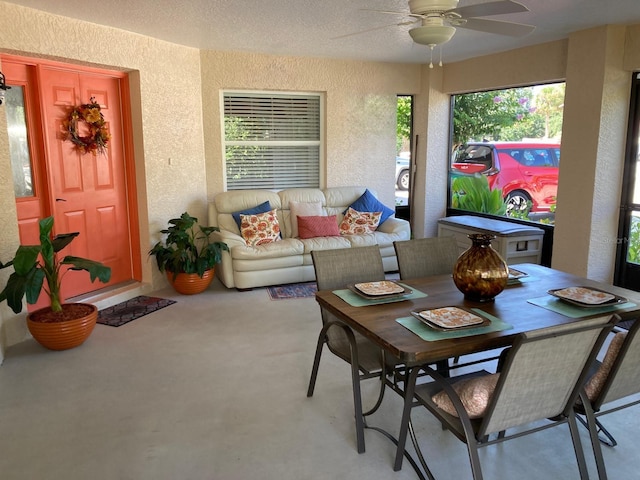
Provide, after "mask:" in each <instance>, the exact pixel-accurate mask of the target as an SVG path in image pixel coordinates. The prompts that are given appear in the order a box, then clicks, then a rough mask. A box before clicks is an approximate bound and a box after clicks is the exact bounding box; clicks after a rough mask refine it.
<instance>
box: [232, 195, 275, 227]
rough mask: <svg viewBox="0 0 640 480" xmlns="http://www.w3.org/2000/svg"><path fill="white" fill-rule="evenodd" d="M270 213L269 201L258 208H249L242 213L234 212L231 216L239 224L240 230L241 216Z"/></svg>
mask: <svg viewBox="0 0 640 480" xmlns="http://www.w3.org/2000/svg"><path fill="white" fill-rule="evenodd" d="M269 211H271V204H270V203H269V200H267V201H266V202H264V203H261V204H260V205H258V206H256V207H253V208H248V209H247V210H242V211H240V212H233V213H232V214H231V216H232V217H233V219H234V220H235V221H236V223H237V224H238V228H240V223H241V220H240V215H253V214H254V213H267V212H269Z"/></svg>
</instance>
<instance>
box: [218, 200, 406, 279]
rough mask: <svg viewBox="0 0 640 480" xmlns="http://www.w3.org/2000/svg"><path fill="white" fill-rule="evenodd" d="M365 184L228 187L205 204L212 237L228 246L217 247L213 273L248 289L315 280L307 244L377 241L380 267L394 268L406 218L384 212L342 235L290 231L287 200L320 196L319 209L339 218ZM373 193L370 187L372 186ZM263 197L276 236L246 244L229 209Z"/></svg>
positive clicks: (238, 208) (310, 247)
mask: <svg viewBox="0 0 640 480" xmlns="http://www.w3.org/2000/svg"><path fill="white" fill-rule="evenodd" d="M365 190H366V187H334V188H326V189H314V188H295V189H289V190H281V191H279V192H273V191H270V190H234V191H229V192H223V193H219V194H218V195H216V196H215V198H214V200H213V202H211V203H210V204H209V225H212V226H217V227H219V228H220V232H216V233H214V235H215V239H216V240H217V241H222V242H225V243H226V244H227V245H228V247H229V252H223V256H222V262H221V263H220V264H218V265H217V266H216V274H217V276H218V278H220V280H221V281H222V283H223V284H224V285H225V286H227V287H228V288H234V287H235V288H238V289H249V288H253V287H261V286H267V285H281V284H287V283H296V282H307V281H312V280H315V275H314V270H313V262H312V260H311V251H312V250H328V249H335V248H348V247H361V246H366V245H379V246H380V253H381V254H382V260H383V264H384V268H385V271H387V272H392V271H396V270H397V269H398V263H397V260H396V256H395V251H394V248H393V242H394V241H396V240H408V239H409V238H410V235H411V229H410V226H409V222H407V221H406V220H402V219H397V218H395V217H393V216H391V217H389V218H388V219H387V220H386V221H384V223H382V224H380V225H379V226H378V229H377V230H376V231H375V232H373V233H371V234H367V235H342V236H330V237H315V238H307V239H300V238H296V237H292V225H291V212H290V209H289V202H291V201H294V202H305V203H307V202H321V204H322V211H323V214H326V215H336V216H337V222H338V223H339V222H340V221H341V220H342V218H343V213H342V212H344V211H345V210H346V209H347V207H349V206H350V205H351V204H352V203H353V202H354V201H356V200H357V199H358V198H359V197H360V196H361V195H362V194H363V193H364V191H365ZM372 193H374V195H375V192H372ZM265 201H269V203H270V205H271V208H272V209H277V216H278V222H279V224H280V229H281V234H282V240H281V241H277V242H273V243H268V244H265V245H259V246H247V244H246V242H245V240H244V239H243V238H242V236H241V235H240V229H239V228H238V225H237V224H236V222H235V221H234V219H233V217H232V215H231V214H232V213H234V212H238V211H242V210H246V209H250V208H253V207H255V206H257V205H259V204H261V203H263V202H265Z"/></svg>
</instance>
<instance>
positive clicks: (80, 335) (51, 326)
mask: <svg viewBox="0 0 640 480" xmlns="http://www.w3.org/2000/svg"><path fill="white" fill-rule="evenodd" d="M97 319H98V309H97V308H96V306H95V305H91V304H88V303H66V304H63V305H62V312H52V311H51V307H45V308H41V309H39V310H36V311H34V312H31V313H29V314H28V315H27V327H28V328H29V331H30V332H31V335H32V336H33V338H34V339H35V340H36V341H37V342H38V343H39V344H40V345H42V346H43V347H45V348H48V349H49V350H68V349H70V348H74V347H77V346H78V345H81V344H82V343H84V341H85V340H86V339H87V338H89V335H91V332H93V328H94V327H95V326H96V320H97Z"/></svg>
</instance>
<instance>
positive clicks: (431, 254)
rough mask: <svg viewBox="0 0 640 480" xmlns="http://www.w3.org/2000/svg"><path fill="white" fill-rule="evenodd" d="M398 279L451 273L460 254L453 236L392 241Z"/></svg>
mask: <svg viewBox="0 0 640 480" xmlns="http://www.w3.org/2000/svg"><path fill="white" fill-rule="evenodd" d="M393 247H394V248H395V251H396V257H397V259H398V270H399V272H400V279H402V280H409V279H411V278H419V277H430V276H431V275H443V274H445V273H452V272H453V267H454V265H455V263H456V260H457V259H458V256H459V255H460V252H459V249H458V244H457V243H456V240H455V238H454V237H431V238H414V239H411V240H404V241H396V242H393Z"/></svg>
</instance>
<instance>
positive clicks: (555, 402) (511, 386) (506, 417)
mask: <svg viewBox="0 0 640 480" xmlns="http://www.w3.org/2000/svg"><path fill="white" fill-rule="evenodd" d="M616 320H617V317H600V318H595V319H590V320H583V321H581V322H579V323H573V324H566V325H560V326H556V327H550V328H547V329H543V330H539V331H535V332H529V333H522V334H520V335H519V336H518V337H517V338H516V340H515V342H514V344H513V347H512V348H511V350H510V352H509V354H508V356H507V358H506V361H505V365H504V369H503V370H502V372H501V373H500V378H499V380H498V383H497V385H496V388H495V391H494V393H493V395H492V397H491V399H490V401H489V404H488V406H487V410H486V412H485V414H484V416H483V417H482V418H479V419H470V418H469V416H468V414H467V412H466V410H465V408H464V406H463V404H462V401H461V400H460V398H459V397H458V395H457V394H456V393H455V390H454V389H453V387H452V385H451V381H452V380H455V379H447V378H445V377H443V376H442V375H440V374H439V373H438V372H437V371H435V370H433V369H431V368H429V367H424V368H423V370H424V371H425V372H426V373H427V375H428V376H430V377H431V378H432V379H433V382H429V383H426V384H420V385H418V386H417V387H415V389H411V388H410V389H409V390H413V391H407V392H406V395H411V396H412V397H413V398H415V401H414V402H413V403H410V402H406V403H405V409H404V411H403V422H402V425H403V427H402V428H401V431H400V435H399V439H398V441H399V443H400V444H401V445H404V443H405V442H406V436H407V433H408V430H409V429H410V427H409V421H408V420H409V418H410V415H411V410H412V408H413V407H415V406H416V405H423V406H424V407H426V408H427V410H429V411H430V412H431V413H432V414H433V415H434V416H435V417H436V418H437V419H438V420H439V421H440V422H441V423H442V425H443V427H444V428H446V429H448V430H449V431H451V432H452V433H453V434H454V435H455V436H456V437H457V438H458V439H459V440H461V441H463V442H464V443H465V444H466V445H467V450H468V455H469V460H470V463H471V471H472V474H473V478H474V480H481V479H482V478H483V477H482V470H481V465H480V459H479V456H478V449H479V448H483V447H486V446H489V445H493V444H496V443H501V442H504V441H506V440H509V439H512V438H518V437H521V436H524V435H528V434H531V433H535V432H538V431H541V430H545V429H547V428H551V427H554V426H557V425H560V424H563V423H568V424H569V430H570V433H571V438H572V443H573V448H574V452H575V455H576V460H577V464H578V469H579V472H580V478H581V479H588V478H589V475H588V471H587V466H586V462H585V458H584V452H583V450H582V445H581V443H580V436H579V432H578V429H577V422H576V417H575V412H574V409H573V407H574V404H575V400H576V399H577V397H578V395H579V394H580V392H581V390H582V385H583V384H584V380H585V377H586V375H587V373H588V370H589V366H590V365H591V364H592V362H593V361H594V359H595V357H596V355H597V353H598V350H599V349H600V347H601V345H602V343H603V342H604V340H605V338H606V335H607V334H608V332H609V331H610V330H611V328H613V325H614V324H615V321H616ZM579 335H580V336H581V337H579ZM569 336H573V337H572V338H570V337H569ZM557 337H562V340H563V341H562V342H558V341H556V342H555V345H552V346H551V347H550V348H552V349H553V350H550V352H551V351H552V353H553V355H547V356H546V357H545V361H546V363H547V364H549V362H555V361H556V360H557V361H559V362H562V363H557V365H563V366H566V368H565V369H564V370H563V372H564V373H565V374H566V376H567V378H571V379H572V382H573V383H572V384H571V385H569V384H566V383H565V384H562V385H561V387H562V388H559V390H558V391H554V392H553V393H552V392H544V393H540V392H541V390H539V389H538V388H535V389H533V388H530V389H528V391H526V392H521V390H520V389H519V388H516V387H517V386H518V382H519V381H521V380H522V378H521V377H522V376H524V375H525V374H526V373H527V368H529V365H531V364H532V358H535V356H532V354H535V353H536V350H535V345H533V344H534V343H535V342H541V341H546V340H551V339H556V338H557ZM568 341H571V342H572V345H574V346H575V348H579V350H577V351H576V353H575V355H578V354H579V356H575V357H573V358H569V357H568V355H570V353H565V351H566V350H567V349H566V347H563V345H565V346H566V345H567V342H568ZM578 341H579V342H580V344H578ZM532 345H533V347H534V348H531V346H532ZM547 345H548V344H547ZM520 357H521V358H520ZM569 361H570V362H572V364H571V365H570V364H569V363H568V362H569ZM534 367H535V368H536V374H540V373H543V372H544V371H545V370H544V367H545V365H544V364H541V363H539V362H538V363H536V364H535V366H534ZM416 370H417V369H414V371H412V372H411V375H412V376H413V378H412V379H410V380H409V382H408V383H407V385H409V386H411V385H415V378H416V377H417V375H418V373H417V372H416ZM553 374H554V372H551V371H549V375H553ZM519 375H520V377H519ZM512 377H513V378H512ZM573 380H575V381H573ZM540 383H541V384H542V383H543V382H540ZM439 390H444V391H445V392H446V393H447V395H448V396H449V398H450V399H451V401H452V403H453V405H454V407H455V409H456V412H457V414H458V417H454V416H452V415H449V414H448V413H446V412H444V411H443V410H441V409H440V408H439V407H438V406H437V405H436V404H435V402H434V401H433V400H432V398H431V397H432V395H433V394H434V393H436V392H437V391H439ZM519 390H520V393H518V391H519ZM522 395H527V397H526V398H527V400H528V401H529V404H532V405H535V408H533V407H532V410H531V411H527V412H526V413H522V412H519V414H518V416H517V419H515V420H514V419H513V418H511V415H513V413H512V411H511V410H510V409H511V408H512V407H513V405H510V403H509V402H513V401H515V400H516V399H517V398H518V397H519V396H522ZM535 395H538V396H540V401H532V400H535V399H536V398H537V397H536V396H535ZM503 397H506V399H503ZM565 399H568V401H565ZM560 401H562V402H563V403H562V404H560V403H559V402H560ZM549 402H550V403H549ZM545 403H549V404H547V405H545ZM539 405H540V406H539ZM517 407H520V408H521V406H520V405H517ZM536 408H537V409H538V410H535V409H536ZM507 412H509V413H507ZM543 419H547V420H549V421H550V423H548V424H543V425H539V426H532V427H531V428H527V429H525V430H522V431H518V432H515V433H512V434H509V435H507V434H506V431H507V430H508V429H509V428H512V427H516V426H521V425H528V424H531V423H532V422H534V421H537V420H543ZM494 433H495V434H497V436H496V437H495V438H494V439H490V435H492V434H494ZM403 453H404V452H403V451H402V449H399V450H398V452H397V455H396V463H395V465H394V469H395V470H400V468H401V466H402V454H403ZM421 461H422V465H423V468H424V469H425V471H426V472H427V475H429V477H430V478H432V475H431V472H430V471H429V468H428V466H427V464H426V462H424V459H422V458H421Z"/></svg>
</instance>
